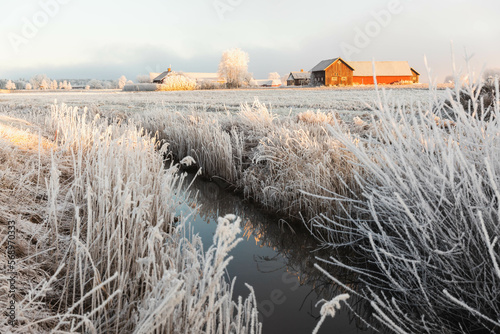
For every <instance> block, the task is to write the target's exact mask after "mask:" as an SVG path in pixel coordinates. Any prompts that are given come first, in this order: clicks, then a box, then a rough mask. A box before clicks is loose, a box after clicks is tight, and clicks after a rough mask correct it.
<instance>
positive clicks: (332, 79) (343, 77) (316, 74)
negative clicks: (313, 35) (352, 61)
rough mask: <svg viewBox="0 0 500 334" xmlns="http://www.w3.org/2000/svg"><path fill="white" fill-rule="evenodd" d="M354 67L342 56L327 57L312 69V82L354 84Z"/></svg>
mask: <svg viewBox="0 0 500 334" xmlns="http://www.w3.org/2000/svg"><path fill="white" fill-rule="evenodd" d="M353 71H354V68H352V67H351V66H350V65H349V64H348V63H346V62H345V61H344V60H343V59H342V58H334V59H327V60H323V61H322V62H320V63H319V64H318V65H316V66H314V68H313V69H312V70H311V83H312V84H313V85H315V86H317V85H325V86H352V83H353V81H352V74H353Z"/></svg>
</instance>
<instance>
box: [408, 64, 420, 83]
mask: <svg viewBox="0 0 500 334" xmlns="http://www.w3.org/2000/svg"><path fill="white" fill-rule="evenodd" d="M410 70H411V73H412V74H413V77H412V81H413V83H418V82H419V79H420V73H418V72H417V71H415V69H414V68H413V67H412V68H410Z"/></svg>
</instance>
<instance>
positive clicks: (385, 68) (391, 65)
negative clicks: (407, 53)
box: [349, 61, 412, 77]
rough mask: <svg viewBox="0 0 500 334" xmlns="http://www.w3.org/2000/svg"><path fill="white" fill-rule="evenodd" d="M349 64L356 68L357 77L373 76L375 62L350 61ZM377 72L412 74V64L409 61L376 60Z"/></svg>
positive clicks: (401, 74)
mask: <svg viewBox="0 0 500 334" xmlns="http://www.w3.org/2000/svg"><path fill="white" fill-rule="evenodd" d="M349 65H351V66H352V67H353V68H354V76H355V77H372V76H373V62H371V61H350V62H349ZM375 73H376V75H377V76H380V77H384V76H412V73H411V70H410V65H409V64H408V62H407V61H376V62H375Z"/></svg>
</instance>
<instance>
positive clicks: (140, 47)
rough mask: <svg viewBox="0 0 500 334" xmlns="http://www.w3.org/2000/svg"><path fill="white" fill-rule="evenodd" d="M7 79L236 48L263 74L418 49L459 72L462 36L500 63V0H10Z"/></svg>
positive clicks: (198, 56) (200, 63)
mask: <svg viewBox="0 0 500 334" xmlns="http://www.w3.org/2000/svg"><path fill="white" fill-rule="evenodd" d="M0 6H1V7H0V8H1V10H0V64H1V65H0V78H9V79H17V78H20V77H24V78H30V77H31V76H33V75H35V74H39V73H43V74H47V75H48V76H49V77H51V78H54V79H64V78H75V79H76V78H89V79H90V78H97V79H117V78H118V77H119V76H121V75H122V74H124V75H125V76H127V78H129V79H133V80H135V78H136V76H137V75H138V74H147V73H148V72H161V71H163V70H165V69H166V68H167V67H168V66H169V65H172V67H173V69H174V70H177V71H184V72H216V71H217V67H218V63H219V60H220V56H221V54H222V52H223V51H224V50H226V49H230V48H235V47H239V48H241V49H243V50H244V51H246V52H248V54H249V56H250V64H249V70H250V72H252V73H253V74H254V77H255V78H257V79H260V78H267V75H268V73H269V72H279V73H280V74H281V75H284V74H286V73H288V72H290V71H296V70H300V69H304V70H309V69H311V68H312V67H314V66H315V65H316V64H317V63H318V62H319V61H321V60H323V59H329V58H335V57H339V56H340V57H343V58H344V59H346V60H358V61H360V60H372V59H375V60H407V61H408V62H409V63H410V65H411V66H412V67H414V68H416V69H417V70H419V71H420V72H421V73H422V74H424V75H423V78H422V79H423V81H426V78H425V77H426V75H425V73H426V69H425V66H424V55H426V56H427V59H428V63H429V65H430V67H431V68H432V71H433V76H435V77H437V78H438V80H440V81H442V80H443V79H444V76H446V75H447V74H450V73H451V71H452V66H451V51H450V41H452V40H453V43H454V47H455V53H456V57H457V61H458V63H459V65H462V64H463V56H464V48H467V50H468V51H469V52H470V53H471V54H472V53H473V54H474V55H475V56H474V58H473V59H474V65H475V66H476V68H477V69H478V70H480V69H481V67H482V66H483V65H484V66H486V67H489V68H498V67H500V43H499V42H498V41H499V37H500V23H499V22H500V21H499V14H500V1H498V0H475V1H471V0H432V1H431V0H413V1H412V0H353V1H332V0H322V1H320V0H308V1H304V0H275V1H272V0H184V1H171V0H141V1H138V0H120V1H104V0H23V1H8V0H0Z"/></svg>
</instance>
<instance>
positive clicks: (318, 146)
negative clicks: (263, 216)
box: [129, 101, 366, 218]
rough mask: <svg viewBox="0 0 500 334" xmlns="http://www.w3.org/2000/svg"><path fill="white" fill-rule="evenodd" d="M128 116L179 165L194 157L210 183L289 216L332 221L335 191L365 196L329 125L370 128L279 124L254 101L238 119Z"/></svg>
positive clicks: (313, 118)
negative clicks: (323, 215)
mask: <svg viewBox="0 0 500 334" xmlns="http://www.w3.org/2000/svg"><path fill="white" fill-rule="evenodd" d="M129 115H130V116H132V117H134V118H135V119H136V121H137V122H139V123H140V124H142V126H144V127H145V128H147V129H148V130H149V131H151V132H155V131H157V132H158V136H159V138H161V139H163V140H165V141H166V142H168V143H169V144H170V150H171V151H172V153H173V154H174V157H175V158H177V159H179V160H180V159H182V158H183V157H184V156H187V155H189V156H192V157H194V159H195V160H196V162H197V163H198V167H200V168H201V172H202V174H203V175H204V176H206V177H219V178H223V179H224V180H225V181H227V182H230V183H231V184H233V185H234V186H235V187H236V188H237V189H239V190H240V191H241V192H242V193H243V194H244V195H245V196H246V197H250V198H253V199H254V200H255V201H257V202H258V203H261V204H263V205H264V206H266V207H268V208H270V209H272V210H275V211H278V212H280V213H282V214H286V215H290V216H294V217H296V218H300V215H303V216H305V217H307V218H312V217H314V216H315V215H316V214H317V213H318V212H330V213H333V212H335V210H336V209H339V207H334V206H332V205H331V201H330V200H329V198H327V196H329V195H330V194H331V192H332V191H334V190H335V191H336V192H338V193H345V195H346V196H347V195H348V194H350V193H351V192H355V191H357V189H358V188H359V187H357V184H356V182H355V180H354V179H352V178H351V177H350V176H351V175H353V173H352V171H353V168H356V166H354V165H353V164H352V163H349V162H348V161H347V159H346V153H345V150H344V144H341V143H340V142H339V141H338V140H336V139H335V138H334V137H332V136H331V135H330V134H329V133H328V132H327V131H326V125H328V124H330V123H332V124H337V126H338V127H339V128H342V129H344V130H345V131H355V132H360V131H361V132H364V131H366V129H365V126H364V125H359V124H356V123H353V121H351V122H344V121H342V120H340V119H339V118H338V116H336V115H335V114H332V113H322V112H306V113H301V114H299V115H298V116H297V117H292V116H287V117H278V116H277V115H276V114H274V113H273V112H272V111H270V110H269V109H268V108H267V107H266V106H265V105H263V104H261V103H260V102H258V101H255V102H254V103H253V104H252V105H248V104H244V105H242V106H241V108H240V111H239V112H238V113H225V114H217V113H207V112H199V111H187V112H172V111H171V110H168V109H162V108H157V109H155V110H152V111H150V112H148V113H144V114H129ZM361 122H362V121H361ZM349 129H350V130H349ZM308 193H314V194H323V195H324V196H325V198H318V197H311V196H309V195H308Z"/></svg>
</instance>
